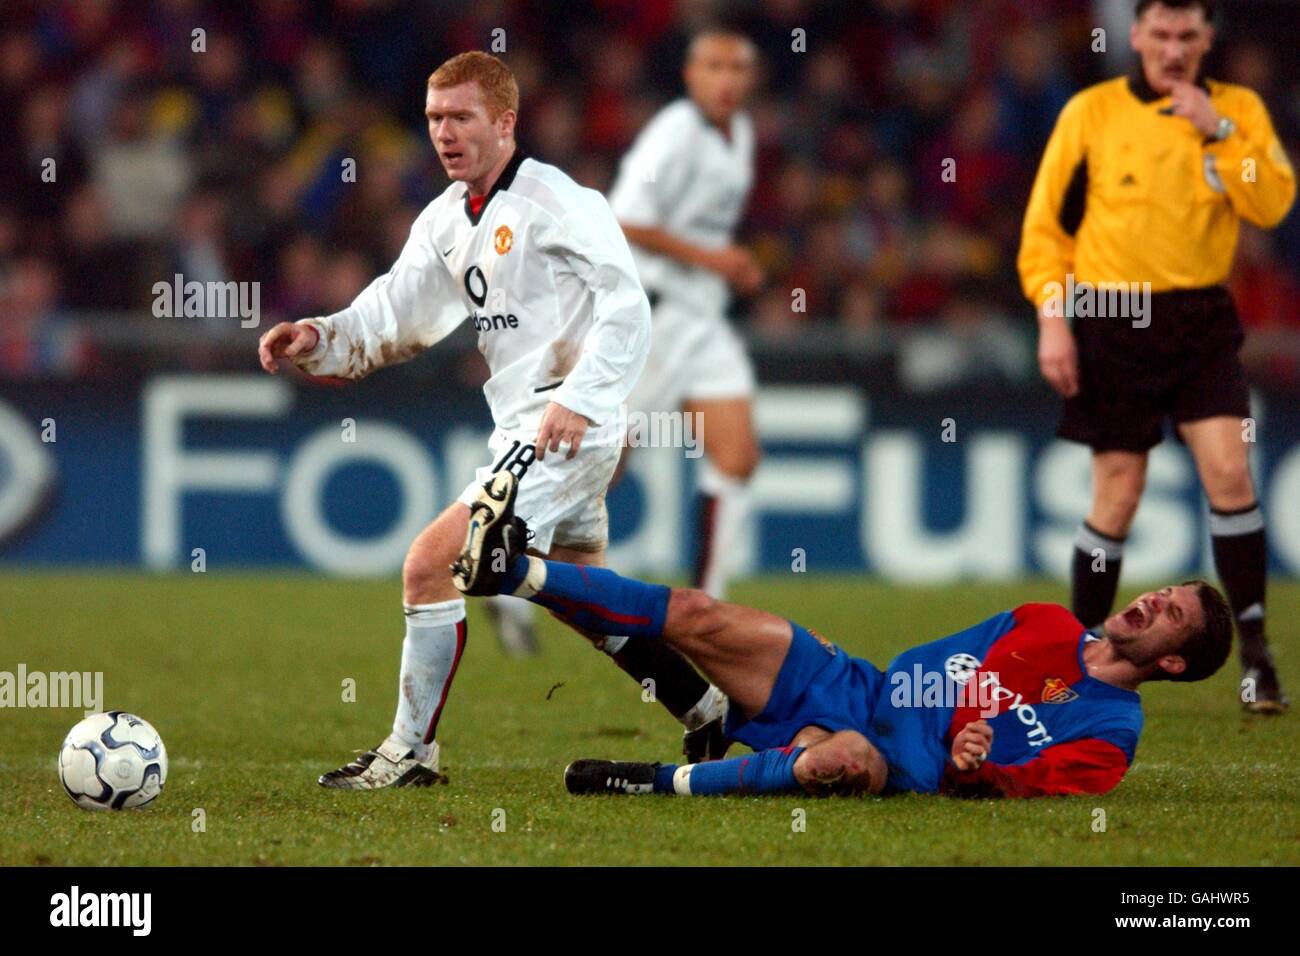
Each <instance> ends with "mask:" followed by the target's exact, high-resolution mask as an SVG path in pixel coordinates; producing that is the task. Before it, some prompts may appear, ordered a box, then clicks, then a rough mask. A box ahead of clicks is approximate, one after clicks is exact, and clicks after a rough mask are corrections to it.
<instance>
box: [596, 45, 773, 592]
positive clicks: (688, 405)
mask: <svg viewBox="0 0 1300 956" xmlns="http://www.w3.org/2000/svg"><path fill="white" fill-rule="evenodd" d="M755 60H756V53H755V50H754V46H753V44H752V43H751V42H750V41H749V40H748V38H746V37H744V36H742V35H740V34H737V33H733V32H731V31H728V30H709V31H706V32H703V33H700V34H698V35H697V36H696V37H695V38H694V39H693V41H692V42H691V45H690V48H689V51H688V53H687V57H686V66H685V68H684V70H683V77H684V79H685V82H686V90H687V94H688V95H687V96H686V97H685V98H683V99H679V100H676V101H675V102H673V103H670V104H669V105H668V106H666V107H664V108H663V109H662V110H660V111H659V113H658V114H657V115H656V116H655V117H654V118H653V119H652V120H651V121H650V123H649V125H647V126H646V128H645V129H644V130H642V132H641V134H640V135H639V136H638V137H637V139H636V142H635V143H634V144H633V146H632V148H631V150H630V151H629V152H628V153H627V155H626V156H625V157H624V158H623V161H622V164H621V165H620V167H619V173H618V178H617V180H616V182H615V184H614V187H613V189H612V190H611V191H610V194H609V203H610V206H611V207H613V210H614V214H615V215H616V216H617V217H618V220H619V223H620V224H621V225H622V226H623V231H624V232H625V233H626V235H627V237H628V240H629V241H630V242H631V243H632V252H633V256H634V257H635V259H636V264H637V269H638V271H639V273H640V276H641V284H642V285H643V286H645V289H646V294H647V295H648V296H649V298H650V304H651V307H652V310H653V320H652V333H651V335H652V344H651V350H650V358H649V359H648V361H647V362H646V367H645V371H644V373H642V376H641V380H640V382H639V383H638V384H637V387H636V389H635V390H634V391H633V393H632V397H631V399H630V401H629V406H630V407H631V408H632V409H633V410H635V411H638V412H643V413H654V412H677V411H679V410H681V411H684V412H685V413H687V414H698V415H699V416H700V418H699V420H700V421H702V423H703V430H702V438H703V445H704V452H705V456H706V461H705V463H704V468H703V469H702V471H701V473H700V476H699V487H700V491H701V493H702V496H703V500H702V502H701V503H700V508H699V516H700V526H699V559H698V560H697V562H696V568H695V586H696V587H698V588H700V589H702V590H704V591H707V592H708V593H709V594H710V595H712V596H713V597H721V596H722V595H723V592H724V591H725V589H726V583H727V577H728V572H729V570H730V569H729V567H728V559H729V558H730V557H731V556H732V555H733V554H734V553H735V541H736V538H737V536H738V535H739V533H740V531H741V530H742V528H743V526H744V524H745V523H746V522H747V521H748V519H749V514H750V510H751V509H750V500H749V493H748V487H747V486H748V482H749V478H750V476H751V475H752V474H753V472H754V469H755V468H756V467H757V465H758V461H759V448H758V441H757V439H756V438H755V435H754V425H753V414H752V407H751V406H752V399H753V394H754V372H753V367H752V365H751V364H750V360H749V356H748V355H747V354H746V352H745V347H744V344H743V342H742V341H741V339H740V336H739V335H737V334H736V332H735V330H734V329H732V327H731V325H730V323H729V322H728V321H727V319H726V315H725V313H726V309H727V304H728V300H729V298H730V291H731V289H734V290H735V291H737V292H739V293H740V294H741V295H750V294H752V293H754V292H756V291H757V290H758V289H759V287H760V286H761V285H762V283H763V271H762V269H761V268H760V267H759V265H758V263H757V261H756V260H755V258H754V256H753V255H752V254H751V253H750V252H749V250H747V249H745V248H744V247H743V246H739V245H736V244H735V232H736V227H737V225H738V224H739V222H740V218H741V215H742V213H743V212H744V208H745V201H746V199H747V197H748V196H749V191H750V187H751V185H752V184H753V179H754V129H753V124H752V123H751V121H750V118H749V115H748V114H747V113H745V112H744V111H743V109H742V107H743V105H744V102H745V99H746V97H747V96H748V94H749V92H750V90H751V89H752V87H753V84H754V73H755V69H756V63H755Z"/></svg>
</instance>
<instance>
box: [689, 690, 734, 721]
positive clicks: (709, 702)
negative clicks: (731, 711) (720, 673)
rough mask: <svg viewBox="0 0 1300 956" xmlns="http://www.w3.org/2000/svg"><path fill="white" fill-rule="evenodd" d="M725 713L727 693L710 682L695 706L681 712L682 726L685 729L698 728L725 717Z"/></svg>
mask: <svg viewBox="0 0 1300 956" xmlns="http://www.w3.org/2000/svg"><path fill="white" fill-rule="evenodd" d="M726 714H727V695H726V694H724V693H723V692H722V691H720V690H718V688H716V687H714V686H713V685H712V684H710V685H709V689H708V690H706V691H705V692H704V696H703V697H701V698H700V699H699V701H698V702H696V704H695V706H694V707H692V708H691V709H690V710H688V711H687V712H686V713H684V714H682V726H683V727H685V728H686V729H687V730H699V729H700V728H701V727H703V726H704V725H705V724H707V723H709V722H710V721H713V720H717V719H718V718H719V717H725V716H726Z"/></svg>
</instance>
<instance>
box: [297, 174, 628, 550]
mask: <svg viewBox="0 0 1300 956" xmlns="http://www.w3.org/2000/svg"><path fill="white" fill-rule="evenodd" d="M467 197H468V188H467V187H466V186H465V185H464V184H463V183H452V185H451V186H449V187H448V188H447V189H446V191H444V192H443V194H442V195H441V196H439V197H438V198H437V199H435V200H434V201H433V202H431V203H430V204H429V205H428V206H427V207H426V208H425V209H424V211H423V212H422V213H420V215H419V217H418V218H417V219H416V221H415V224H414V226H412V228H411V236H410V238H409V239H408V240H407V242H406V246H405V247H404V248H403V249H402V253H401V255H400V256H399V257H398V259H397V262H396V263H395V264H394V265H393V268H392V269H391V270H389V272H388V274H387V275H384V276H381V277H380V278H378V279H376V280H375V281H374V282H372V283H371V284H370V285H369V286H367V287H366V289H365V290H363V291H362V292H361V294H360V295H358V296H357V298H356V300H355V301H354V302H353V303H352V304H351V305H350V306H348V307H347V308H346V309H343V310H342V311H341V312H336V313H334V314H333V315H328V316H324V317H322V318H312V319H304V320H303V321H304V322H306V323H309V324H311V325H313V326H315V327H316V330H317V331H318V332H319V333H320V341H319V342H318V343H317V344H316V347H315V348H314V349H313V350H312V351H311V352H310V353H307V354H306V355H304V356H300V357H299V358H298V359H297V364H298V365H299V367H301V368H302V369H303V370H304V371H307V372H309V373H311V374H313V375H333V376H340V377H343V378H349V379H357V378H362V377H364V376H365V375H368V374H370V373H371V372H372V371H374V370H375V369H378V368H381V367H383V366H385V365H392V364H395V363H398V362H403V361H406V360H407V359H410V358H412V357H413V356H414V355H416V354H418V353H419V352H421V351H423V350H424V349H426V348H428V347H429V346H431V345H433V344H434V343H435V342H437V341H439V340H440V339H443V338H445V337H446V336H447V335H449V334H451V332H452V331H454V330H455V328H456V327H457V326H458V325H460V323H461V322H463V321H466V320H467V319H468V320H470V321H472V322H473V323H474V327H475V329H476V330H477V331H478V347H479V351H480V352H482V353H483V356H484V358H485V359H486V360H487V364H488V369H489V370H490V372H491V378H489V379H488V381H487V383H486V384H485V385H484V386H483V392H484V394H485V396H486V397H487V401H488V405H489V407H490V408H491V410H492V418H493V420H494V421H495V423H496V426H497V427H496V431H495V432H494V433H493V435H492V437H491V439H490V441H489V448H490V451H491V457H492V463H491V464H488V465H486V466H485V467H484V468H481V469H479V472H478V475H477V477H476V479H475V481H474V482H473V483H471V484H470V485H469V486H468V487H467V488H466V489H465V491H464V492H463V493H462V494H461V496H460V498H459V500H460V501H462V502H464V503H465V504H471V503H472V502H473V500H474V497H475V496H476V495H477V493H478V491H479V489H480V488H481V487H482V484H483V482H484V481H486V480H487V478H488V477H489V476H490V475H491V473H492V472H493V471H495V470H498V469H500V468H503V467H509V466H512V465H514V464H516V463H517V464H519V465H520V466H521V467H523V468H524V469H525V470H526V474H525V476H524V477H523V478H522V479H521V481H520V487H519V496H518V499H517V501H516V511H517V512H518V513H519V514H520V515H521V516H522V517H523V518H524V519H525V520H527V521H528V523H529V526H530V528H531V529H532V530H533V531H534V533H535V536H534V537H533V538H532V539H531V544H532V546H533V547H535V548H537V549H538V550H540V551H543V552H546V551H549V550H550V548H551V545H552V543H556V544H559V545H564V546H567V547H574V548H579V549H583V550H599V549H601V548H603V547H604V546H605V543H606V538H607V534H608V517H607V515H606V512H605V497H604V496H605V490H606V488H607V487H608V485H609V481H610V478H611V477H612V476H613V473H614V469H615V467H616V465H617V463H618V457H619V453H620V449H621V437H622V436H621V432H619V431H618V429H619V427H620V424H621V416H620V415H619V414H618V413H619V409H620V406H621V405H623V404H624V403H625V402H626V401H627V398H628V395H629V393H630V392H631V390H632V387H633V386H634V385H635V384H636V381H637V378H638V376H639V375H640V374H641V370H642V368H643V366H644V365H645V360H646V355H647V353H648V351H649V347H650V308H649V304H648V302H647V301H646V296H645V292H644V291H643V290H642V288H641V283H640V282H639V281H638V279H637V272H636V266H635V264H634V262H633V260H632V252H631V250H630V249H629V248H628V244H627V240H626V239H625V238H624V236H623V231H622V229H621V228H620V227H619V224H618V222H617V220H616V219H615V218H614V216H613V214H612V213H611V211H610V208H609V204H608V203H607V202H606V201H605V198H604V197H603V196H602V195H601V194H600V193H598V192H596V191H595V190H591V189H586V188H584V187H582V186H579V185H578V184H577V183H575V182H574V181H573V180H572V179H570V178H569V177H568V176H567V175H565V174H564V173H563V172H561V171H560V170H559V169H557V168H556V167H554V166H549V165H547V164H545V163H539V162H537V161H536V160H533V159H526V158H524V157H522V156H521V155H520V154H518V153H516V155H515V157H514V159H512V160H511V162H510V164H509V165H508V166H507V167H506V168H505V170H504V171H503V172H502V174H501V176H500V178H499V179H498V180H497V183H496V185H495V186H493V188H492V191H491V192H489V193H488V196H487V199H486V200H485V201H484V204H483V206H482V207H481V208H480V210H479V215H478V216H475V215H473V214H472V212H471V210H470V205H469V200H468V198H467ZM551 401H555V402H558V403H559V404H560V405H563V406H564V407H565V408H567V409H570V410H571V411H574V412H577V413H578V414H580V415H583V416H585V417H586V418H588V419H590V420H591V421H592V422H593V423H594V426H593V427H592V428H591V429H589V431H588V433H587V435H586V436H584V438H583V441H582V444H581V448H580V450H579V452H578V454H577V455H576V456H575V457H574V458H573V459H567V458H566V457H565V454H564V453H565V452H566V451H567V449H566V448H561V449H560V453H559V454H556V453H552V454H550V455H548V456H547V457H546V458H544V459H543V460H542V461H535V460H534V459H533V448H532V442H533V440H534V439H535V438H536V436H537V429H538V426H539V425H540V423H541V418H542V413H543V411H545V409H546V406H547V404H548V403H549V402H551Z"/></svg>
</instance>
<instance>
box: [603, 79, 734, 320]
mask: <svg viewBox="0 0 1300 956" xmlns="http://www.w3.org/2000/svg"><path fill="white" fill-rule="evenodd" d="M753 182H754V127H753V124H752V123H751V122H750V119H749V116H748V114H745V113H739V112H738V113H736V114H734V115H733V116H732V118H731V136H730V137H726V136H723V135H722V132H721V131H720V130H719V129H718V128H717V127H716V126H714V125H713V124H712V123H710V122H709V121H708V120H707V119H705V118H704V114H703V113H701V112H700V109H699V107H697V106H696V105H695V104H694V103H693V102H692V101H691V100H689V99H680V100H676V101H674V102H672V103H669V104H668V105H667V106H665V107H664V108H663V109H661V110H660V111H659V112H658V113H657V114H655V117H654V118H653V119H652V120H651V121H650V122H649V123H648V124H647V125H646V128H645V129H643V130H642V131H641V134H640V135H639V136H638V137H637V138H636V142H635V143H633V144H632V148H631V149H630V150H629V151H628V153H627V155H626V156H624V157H623V161H622V163H620V165H619V170H618V178H617V179H616V180H615V182H614V187H613V189H611V190H610V194H609V204H610V206H611V207H613V209H614V215H615V216H617V217H618V220H619V222H624V223H627V224H628V225H629V226H641V227H645V228H659V229H663V230H664V231H665V232H668V233H671V234H672V235H674V236H677V237H679V238H681V239H685V240H687V241H688V242H692V243H694V244H696V245H699V246H704V247H706V248H710V249H720V248H722V247H723V246H727V245H730V244H731V242H732V241H733V238H734V235H735V231H736V226H737V225H738V224H739V222H740V217H741V215H742V213H743V212H744V209H745V200H746V199H747V198H748V197H749V191H750V188H751V187H752V185H753ZM633 255H634V256H635V257H636V264H637V268H638V269H639V270H640V273H641V282H642V284H643V285H644V286H645V288H646V291H647V292H650V293H652V294H658V295H660V296H664V297H670V298H676V299H680V300H681V301H682V302H684V303H686V304H689V305H690V306H691V307H692V308H695V309H699V310H701V311H707V312H719V313H720V312H722V311H724V310H725V309H726V307H727V300H728V295H729V293H728V291H727V282H726V280H725V279H723V278H722V276H720V275H718V274H717V273H716V272H710V271H709V270H707V269H699V268H696V267H694V266H688V265H686V264H685V263H682V262H678V261H677V260H676V259H671V258H669V257H668V256H661V255H657V254H655V253H652V252H647V251H646V250H644V249H640V248H634V249H633Z"/></svg>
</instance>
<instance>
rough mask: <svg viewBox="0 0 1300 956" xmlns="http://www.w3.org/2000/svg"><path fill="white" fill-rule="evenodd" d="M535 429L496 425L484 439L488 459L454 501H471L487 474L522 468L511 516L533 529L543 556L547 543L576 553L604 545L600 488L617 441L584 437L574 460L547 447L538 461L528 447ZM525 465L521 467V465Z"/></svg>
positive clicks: (613, 463) (605, 520) (614, 461)
mask: <svg viewBox="0 0 1300 956" xmlns="http://www.w3.org/2000/svg"><path fill="white" fill-rule="evenodd" d="M536 437H537V434H536V432H529V433H528V434H527V435H524V434H522V433H510V432H506V431H504V430H502V429H500V428H498V429H497V430H496V431H494V432H493V433H492V437H491V438H490V439H488V448H489V449H490V450H491V452H492V461H491V463H490V464H487V465H484V466H483V467H482V468H479V469H478V470H477V471H475V472H474V482H473V483H472V484H470V485H469V486H467V487H466V488H465V490H464V491H463V492H461V495H460V497H459V498H457V499H456V500H457V501H460V502H462V503H463V504H467V505H472V504H473V503H474V499H475V498H477V497H478V493H479V491H481V490H482V488H483V485H484V483H485V482H487V480H488V479H489V478H491V477H492V476H493V475H494V474H496V473H497V472H498V471H500V470H502V469H503V468H509V469H511V470H512V471H513V472H514V473H515V474H516V475H519V474H520V473H521V472H522V475H523V477H522V478H520V481H519V492H518V497H517V498H516V499H515V514H517V515H519V517H521V518H523V519H524V521H526V522H528V529H529V530H530V531H532V532H533V537H532V539H531V540H530V541H529V542H528V546H529V547H530V548H534V549H536V550H538V551H540V552H542V553H543V554H545V553H547V552H549V551H550V550H551V548H552V547H561V548H573V549H575V550H577V551H601V550H603V549H604V548H605V546H606V545H607V544H608V543H609V514H608V512H606V510H605V491H606V490H607V489H608V488H609V481H610V479H611V478H613V477H614V469H615V468H616V467H618V459H619V455H620V453H621V452H622V447H621V444H620V443H618V442H609V441H606V442H603V443H602V442H599V441H595V440H593V441H591V442H590V443H588V441H587V439H585V438H584V440H583V444H582V445H581V446H579V448H578V454H577V455H575V456H574V457H573V458H571V459H570V458H565V457H564V456H565V453H566V451H567V450H568V449H567V446H563V445H562V446H560V450H559V451H550V452H547V453H546V457H545V458H543V459H542V460H541V461H537V460H536V457H535V452H534V449H533V439H534V438H536ZM525 465H526V466H527V467H524V466H525Z"/></svg>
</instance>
